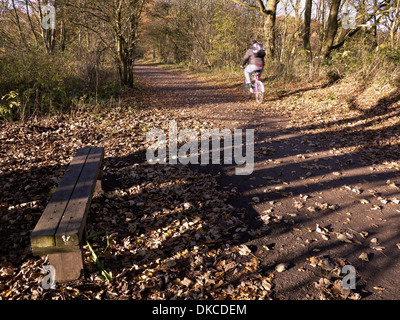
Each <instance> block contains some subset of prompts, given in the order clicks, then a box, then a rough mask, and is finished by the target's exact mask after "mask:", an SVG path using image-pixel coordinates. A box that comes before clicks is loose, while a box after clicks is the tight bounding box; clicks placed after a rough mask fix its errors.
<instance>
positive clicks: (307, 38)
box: [303, 0, 312, 60]
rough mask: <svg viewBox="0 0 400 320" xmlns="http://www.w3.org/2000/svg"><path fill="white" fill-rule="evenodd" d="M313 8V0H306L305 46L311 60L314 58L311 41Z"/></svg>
mask: <svg viewBox="0 0 400 320" xmlns="http://www.w3.org/2000/svg"><path fill="white" fill-rule="evenodd" d="M311 10H312V0H306V7H305V10H304V34H303V47H304V50H307V53H308V58H309V60H311V59H312V52H311V43H310V34H311V29H310V28H311Z"/></svg>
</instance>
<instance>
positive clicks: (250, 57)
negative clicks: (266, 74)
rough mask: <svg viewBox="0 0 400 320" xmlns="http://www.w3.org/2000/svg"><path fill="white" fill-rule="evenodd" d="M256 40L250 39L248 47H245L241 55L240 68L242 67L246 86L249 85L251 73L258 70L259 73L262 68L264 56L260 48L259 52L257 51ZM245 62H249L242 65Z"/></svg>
mask: <svg viewBox="0 0 400 320" xmlns="http://www.w3.org/2000/svg"><path fill="white" fill-rule="evenodd" d="M256 45H258V42H257V41H256V40H251V41H250V42H249V49H247V51H246V54H245V55H244V57H243V61H242V64H241V66H240V68H242V69H244V77H245V82H246V86H249V85H251V78H250V76H251V74H252V73H253V72H258V74H259V75H261V73H262V71H263V69H264V56H265V52H264V50H263V49H262V46H261V49H262V52H261V54H259V52H258V50H257V49H258V47H256ZM246 63H249V64H248V65H247V67H244V65H245V64H246Z"/></svg>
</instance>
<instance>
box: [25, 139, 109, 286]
mask: <svg viewBox="0 0 400 320" xmlns="http://www.w3.org/2000/svg"><path fill="white" fill-rule="evenodd" d="M103 158H104V149H103V148H101V147H85V148H81V149H79V150H78V151H77V152H76V155H75V157H74V158H73V159H72V161H71V163H70V165H69V167H68V169H67V171H66V173H65V174H64V176H63V178H62V179H61V181H60V183H59V185H58V187H57V189H56V191H55V192H54V193H53V195H52V197H51V199H50V201H49V203H48V205H47V207H46V209H45V210H44V212H43V214H42V216H41V217H40V219H39V221H38V223H37V225H36V227H35V229H34V230H33V231H32V234H31V247H32V253H33V254H34V255H37V256H42V255H48V257H49V264H50V265H52V266H54V268H55V272H56V275H55V280H57V281H67V280H75V279H79V278H80V277H81V276H82V275H83V270H84V267H83V253H82V246H83V244H84V242H85V241H86V217H87V214H88V211H89V208H90V202H91V200H92V197H93V194H94V192H95V190H96V189H98V188H100V189H101V176H102V171H101V163H102V161H103Z"/></svg>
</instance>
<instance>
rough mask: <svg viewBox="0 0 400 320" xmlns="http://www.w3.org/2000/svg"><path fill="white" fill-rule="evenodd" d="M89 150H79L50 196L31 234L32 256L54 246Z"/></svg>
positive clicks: (87, 148)
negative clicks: (61, 221) (58, 229)
mask: <svg viewBox="0 0 400 320" xmlns="http://www.w3.org/2000/svg"><path fill="white" fill-rule="evenodd" d="M89 151H90V148H89V147H86V148H82V149H79V150H78V151H77V153H76V155H75V157H74V158H73V159H72V161H71V163H70V165H69V166H68V169H67V171H66V173H65V174H64V176H63V178H62V179H61V181H60V183H59V185H58V187H57V189H56V191H55V192H54V194H53V195H52V197H51V199H50V201H49V203H48V205H47V207H46V209H45V210H44V212H43V214H42V216H41V217H40V219H39V221H38V223H37V225H36V227H35V229H34V230H33V232H32V234H31V246H32V252H33V254H37V255H41V254H43V250H46V249H45V248H48V247H53V246H55V244H56V242H55V234H56V231H57V228H58V225H59V223H60V220H61V218H62V216H63V214H64V211H65V209H66V207H67V205H68V202H69V199H70V197H71V195H72V193H73V191H74V189H75V185H76V182H77V180H78V177H79V176H80V174H81V172H82V169H83V167H84V164H85V162H86V159H87V157H88V156H89Z"/></svg>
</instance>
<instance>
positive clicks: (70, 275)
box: [49, 251, 83, 281]
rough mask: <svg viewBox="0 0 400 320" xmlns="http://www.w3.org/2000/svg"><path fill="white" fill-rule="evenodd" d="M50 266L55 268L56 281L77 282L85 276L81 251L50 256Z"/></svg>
mask: <svg viewBox="0 0 400 320" xmlns="http://www.w3.org/2000/svg"><path fill="white" fill-rule="evenodd" d="M49 264H51V265H52V266H54V268H55V271H56V281H69V280H77V279H79V278H80V277H81V276H82V275H83V255H82V252H81V251H73V252H63V253H52V254H49Z"/></svg>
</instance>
